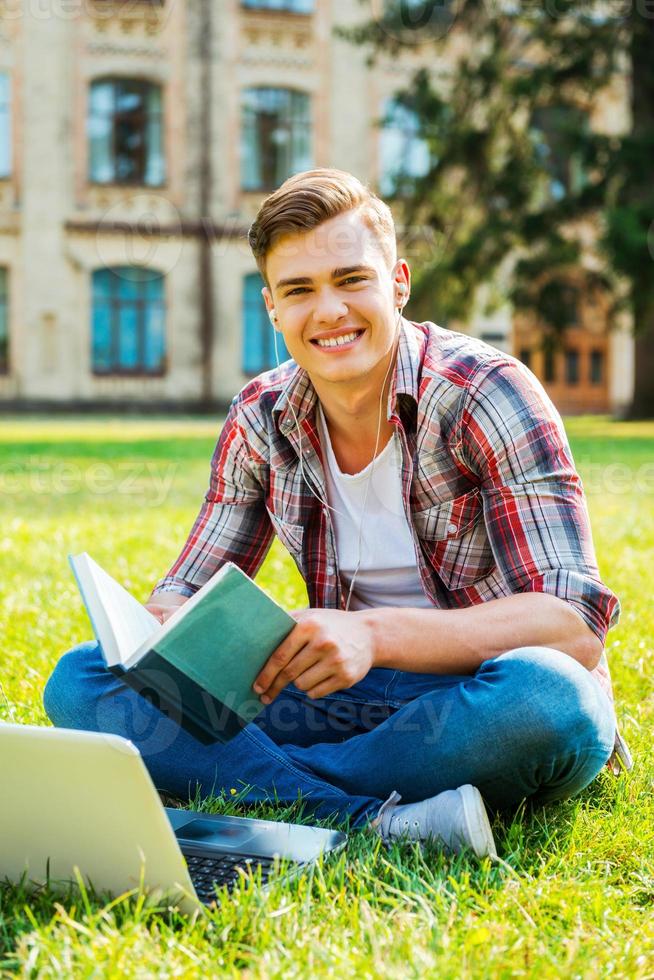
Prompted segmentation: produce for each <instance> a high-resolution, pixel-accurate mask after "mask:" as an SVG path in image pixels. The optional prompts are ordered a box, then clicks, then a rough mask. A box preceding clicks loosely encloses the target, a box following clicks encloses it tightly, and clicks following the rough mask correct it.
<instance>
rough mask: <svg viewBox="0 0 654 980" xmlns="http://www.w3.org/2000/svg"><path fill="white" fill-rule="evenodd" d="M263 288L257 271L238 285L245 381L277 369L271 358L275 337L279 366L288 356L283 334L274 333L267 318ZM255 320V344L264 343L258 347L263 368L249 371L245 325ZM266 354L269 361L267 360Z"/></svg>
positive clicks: (242, 364) (247, 273)
mask: <svg viewBox="0 0 654 980" xmlns="http://www.w3.org/2000/svg"><path fill="white" fill-rule="evenodd" d="M263 285H264V282H263V279H262V278H261V275H260V274H259V273H258V272H256V271H254V272H246V273H245V275H244V276H243V280H242V285H241V297H242V298H241V304H242V305H241V372H242V373H243V374H244V375H245V376H246V377H248V378H256V377H257V375H259V374H262V373H263V372H264V371H270V370H271V369H273V368H275V367H277V363H276V361H275V354H274V351H275V336H276V337H277V353H278V355H279V363H280V364H283V363H284V361H287V360H289V358H290V356H291V355H290V354H289V352H288V348H287V347H286V344H285V342H284V338H283V336H282V334H281V333H279V331H275V328H274V327H273V325H272V324H271V322H270V319H269V317H268V312H267V310H266V304H265V303H264V301H263V296H262V295H261V288H262V287H263ZM255 317H256V331H257V340H263V343H262V344H261V345H260V350H261V353H262V358H261V365H262V366H260V367H257V368H254V369H252V368H250V367H249V366H247V357H248V353H249V350H248V337H249V336H251V334H250V331H249V329H248V325H249V324H250V323H252V322H253V321H254V319H255ZM266 338H270V341H269V343H266ZM267 354H269V355H270V357H267V356H266V355H267Z"/></svg>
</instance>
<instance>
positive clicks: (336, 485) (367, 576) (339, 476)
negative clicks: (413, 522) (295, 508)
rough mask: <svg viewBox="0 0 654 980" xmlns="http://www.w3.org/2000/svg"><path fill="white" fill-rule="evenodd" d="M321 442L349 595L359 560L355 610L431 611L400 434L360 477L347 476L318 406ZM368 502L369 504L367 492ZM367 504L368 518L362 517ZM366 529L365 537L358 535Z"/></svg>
mask: <svg viewBox="0 0 654 980" xmlns="http://www.w3.org/2000/svg"><path fill="white" fill-rule="evenodd" d="M318 426H319V432H320V440H321V443H322V445H323V449H324V456H325V460H326V464H327V465H326V466H325V480H326V485H327V501H328V503H329V505H330V507H331V508H333V509H332V510H331V511H330V514H331V519H332V523H333V525H334V531H335V535H336V551H337V557H338V567H339V571H340V574H341V580H342V583H343V587H344V589H345V594H346V595H347V594H348V592H349V589H350V584H351V581H352V576H353V574H354V571H355V569H356V566H357V561H358V558H359V535H360V547H361V564H360V566H359V572H358V574H357V577H356V580H355V583H354V589H353V592H352V598H351V600H350V609H371V608H374V607H376V606H423V607H427V606H431V605H432V604H431V602H430V601H429V599H428V598H427V596H426V595H425V593H424V592H423V589H422V585H421V583H420V574H419V572H418V565H417V559H416V553H415V548H414V544H413V537H412V533H411V529H410V527H409V524H408V521H407V518H406V514H405V512H404V502H403V500H402V452H401V447H400V445H399V443H398V437H397V433H395V432H394V433H393V435H392V437H391V439H390V441H389V442H388V443H387V445H386V446H384V448H383V449H382V451H381V452H380V453H379V454H378V455H377V457H376V458H375V460H374V461H373V462H374V470H373V473H372V479H371V478H370V470H371V468H372V467H373V462H370V463H369V464H368V465H367V466H366V468H365V469H363V470H361V472H359V473H353V474H349V473H342V472H341V470H340V469H339V466H338V463H337V461H336V457H335V456H334V450H333V449H332V444H331V439H330V438H329V430H328V429H327V423H326V421H325V417H324V415H323V412H322V408H321V407H320V405H319V406H318ZM368 484H370V485H369V488H368V490H367V494H368V496H367V499H366V488H367V487H368ZM364 502H365V515H364V517H363V525H361V514H362V512H363V507H364ZM360 528H361V533H360V531H359V529H360Z"/></svg>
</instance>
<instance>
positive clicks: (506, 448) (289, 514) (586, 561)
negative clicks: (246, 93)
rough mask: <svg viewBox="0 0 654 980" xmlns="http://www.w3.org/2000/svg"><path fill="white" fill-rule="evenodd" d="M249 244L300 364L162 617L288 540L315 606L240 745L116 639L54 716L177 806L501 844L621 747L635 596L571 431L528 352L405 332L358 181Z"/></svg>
mask: <svg viewBox="0 0 654 980" xmlns="http://www.w3.org/2000/svg"><path fill="white" fill-rule="evenodd" d="M250 244H251V246H252V249H253V252H254V255H255V257H256V260H257V263H258V266H259V269H260V271H261V273H262V275H263V277H264V280H265V283H266V286H265V289H264V291H263V295H264V299H265V302H266V306H267V308H268V311H269V315H270V318H271V322H272V324H273V326H274V328H275V330H277V331H279V332H280V333H281V334H282V335H283V337H284V340H285V342H286V346H287V348H288V350H289V352H290V354H291V357H292V358H293V360H291V361H288V362H286V363H285V364H283V365H282V366H281V367H279V368H278V369H276V370H273V371H269V372H267V373H265V374H263V375H261V376H260V377H257V378H255V379H254V380H253V381H251V382H249V383H248V384H247V385H246V386H245V387H244V388H243V390H242V391H241V392H240V393H239V394H238V396H237V397H236V398H235V399H234V401H233V403H232V406H231V409H230V412H229V415H228V417H227V421H226V423H225V426H224V428H223V430H222V433H221V435H220V438H219V440H218V444H217V447H216V450H215V453H214V456H213V459H212V466H211V480H210V486H209V490H208V492H207V494H206V497H205V502H204V504H203V506H202V509H201V510H200V513H199V516H198V518H197V520H196V522H195V524H194V526H193V528H192V530H191V532H190V535H189V538H188V540H187V542H186V544H185V546H184V548H183V549H182V552H181V554H180V556H179V558H178V559H177V561H176V562H175V563H174V565H173V567H172V568H171V570H170V572H169V573H168V575H167V576H166V577H165V578H164V579H162V580H161V581H160V582H159V583H158V585H157V586H156V588H155V589H154V592H153V594H152V596H151V599H150V602H149V604H148V608H150V609H151V610H152V611H153V612H154V613H155V614H156V615H158V616H159V617H160V618H161V619H162V620H163V619H165V618H166V616H167V615H170V612H171V610H172V609H174V608H175V607H176V606H178V605H179V604H180V603H182V602H184V601H186V599H187V598H188V597H189V596H191V595H192V594H193V593H194V592H195V591H196V590H197V589H198V588H199V587H200V586H201V585H203V584H204V583H205V582H206V581H207V580H208V579H209V578H210V577H211V576H212V575H213V574H214V573H215V572H216V570H217V569H218V568H219V567H220V566H221V565H222V564H223V563H224V562H226V561H228V560H231V561H234V562H236V563H237V564H238V565H240V567H241V568H243V569H244V571H246V572H247V573H248V574H249V575H254V574H255V573H256V571H257V569H258V568H259V566H260V565H261V562H262V561H263V558H264V556H265V554H266V552H267V550H268V547H269V545H270V543H271V539H272V537H273V534H274V533H276V534H277V535H278V536H279V537H280V538H281V540H282V542H283V544H284V545H285V546H286V548H287V549H288V550H289V551H290V553H291V555H292V556H293V558H294V560H295V562H296V563H297V565H298V568H299V569H300V571H301V573H302V575H303V577H304V580H305V582H306V584H307V589H308V593H309V599H310V606H311V608H310V609H309V610H304V611H301V612H297V613H295V614H294V616H295V618H296V620H297V625H296V627H295V628H294V630H293V631H292V632H291V634H290V635H289V637H288V638H287V639H286V640H285V641H284V642H283V643H282V644H281V646H280V647H279V648H278V649H277V650H276V651H275V652H274V654H273V655H272V656H271V658H270V660H269V661H268V663H267V665H266V666H265V667H264V669H263V671H262V672H261V674H260V676H259V678H258V683H257V685H256V686H255V690H256V689H257V688H258V693H260V695H261V699H262V701H263V703H264V704H265V705H266V708H265V710H264V711H263V712H262V714H261V715H260V716H259V717H258V718H257V720H256V723H253V724H250V725H248V726H247V728H245V729H244V731H243V732H242V733H241V734H240V735H238V736H237V737H236V738H235V739H233V740H232V741H231V742H229V743H228V744H226V745H215V746H211V747H206V746H203V745H200V744H199V743H198V742H196V741H195V740H194V739H193V738H191V737H190V736H189V735H188V734H186V732H184V731H183V730H181V729H180V728H179V727H178V726H177V725H176V724H175V723H174V722H173V721H172V720H171V719H169V718H166V717H164V716H163V715H162V714H160V713H159V712H158V711H157V710H156V709H155V708H153V707H152V706H151V705H150V704H148V703H147V702H145V701H143V699H141V698H140V697H139V696H138V695H137V694H135V693H134V692H132V691H131V690H129V689H128V688H126V687H125V686H123V685H122V684H121V683H120V681H119V680H117V679H116V678H114V677H113V676H112V675H111V674H109V673H108V672H107V671H106V670H104V668H103V665H102V660H101V657H100V654H99V651H98V648H97V645H96V644H83V645H82V646H80V647H77V648H76V649H75V650H73V651H71V652H70V653H68V654H67V655H66V656H64V657H63V658H62V660H61V661H60V663H59V665H58V666H57V668H56V670H55V672H54V674H53V676H52V677H51V679H50V681H49V683H48V686H47V688H46V692H45V705H46V709H47V712H48V714H49V716H50V718H51V719H52V721H53V722H54V723H55V724H57V725H66V726H69V727H79V728H94V729H100V730H106V731H112V732H118V733H119V734H122V735H127V736H128V737H129V738H131V739H132V740H133V741H134V742H135V743H136V745H138V746H139V748H140V749H141V752H142V754H143V757H144V759H145V761H146V764H147V765H148V767H149V769H150V771H151V773H152V776H153V778H154V781H155V783H156V785H157V786H158V787H160V788H161V789H163V790H167V791H169V792H172V793H175V794H178V795H182V796H183V795H186V794H187V793H188V792H189V791H190V792H191V793H193V792H194V791H195V789H196V788H197V787H199V788H200V791H201V792H202V793H206V794H208V793H217V792H220V790H222V789H226V790H228V791H229V790H230V789H232V788H237V789H239V790H241V789H244V788H245V787H247V791H246V792H245V793H244V796H243V798H244V799H245V800H251V801H254V800H260V799H267V798H275V799H278V800H281V801H284V802H289V801H292V800H295V799H297V797H298V795H299V794H300V793H301V794H302V797H303V798H304V799H305V800H306V802H307V804H308V807H309V810H310V811H312V812H313V813H314V815H316V816H319V817H323V816H327V815H329V814H332V813H334V812H336V813H339V814H341V815H343V816H345V815H348V816H349V817H350V818H351V821H352V824H353V825H354V826H364V825H370V826H371V827H372V828H373V829H374V830H375V832H377V833H379V834H380V835H381V836H382V837H383V838H384V839H385V840H391V839H394V838H399V837H402V836H406V835H408V836H409V837H411V838H415V839H425V838H427V837H430V836H432V837H436V838H439V839H440V840H441V841H442V842H443V844H444V845H445V846H446V847H447V848H450V849H452V850H457V849H459V848H461V847H462V846H468V847H471V848H472V849H473V850H474V851H475V853H477V854H478V855H483V854H493V853H494V849H495V846H494V842H493V837H492V833H491V830H490V826H489V823H488V819H487V816H486V811H485V808H484V803H483V799H485V800H486V801H487V802H488V803H489V804H490V805H492V806H493V807H512V806H514V805H516V804H517V803H518V802H519V801H520V800H522V799H523V798H525V797H530V798H536V799H538V800H542V801H545V800H556V799H561V798H564V797H567V796H570V795H573V794H575V793H577V792H579V791H580V790H581V789H582V788H583V787H584V786H586V785H587V784H588V783H589V782H590V781H591V780H592V779H593V778H594V777H595V776H596V774H597V773H598V771H599V770H600V769H601V767H602V766H603V765H604V764H605V763H606V761H607V759H608V758H609V756H610V754H611V751H612V748H613V745H614V736H615V716H614V712H613V708H612V701H611V688H610V680H609V674H608V668H607V664H606V660H605V657H604V653H603V645H604V639H605V636H606V632H607V630H608V628H609V627H610V626H611V625H612V624H613V623H614V622H615V620H616V618H617V614H618V603H617V599H616V598H615V596H614V595H613V594H612V593H611V592H610V591H609V589H607V588H606V587H605V586H604V585H603V584H602V583H601V581H600V578H599V573H598V569H597V565H596V561H595V557H594V553H593V545H592V539H591V533H590V527H589V522H588V515H587V512H586V507H585V503H584V497H583V492H582V489H581V484H580V480H579V477H578V475H577V473H576V472H575V469H574V465H573V462H572V458H571V455H570V450H569V448H568V443H567V440H566V437H565V433H564V430H563V426H562V424H561V420H560V418H559V416H558V414H557V412H556V411H555V409H554V407H553V406H552V404H551V402H550V401H549V399H548V398H547V396H546V395H545V393H544V392H543V390H542V389H541V387H540V385H539V384H538V382H537V381H536V380H535V378H534V377H533V375H531V374H530V373H529V371H527V370H526V368H524V367H523V366H522V365H521V364H520V363H519V362H517V361H515V360H514V359H513V358H511V357H509V356H507V355H505V354H502V353H500V352H499V351H497V350H495V349H493V348H491V347H488V346H486V345H485V344H483V343H481V342H480V341H478V340H475V339H473V338H470V337H468V336H465V335H462V334H458V333H453V332H450V331H447V330H442V329H441V328H439V327H437V326H435V325H434V324H432V323H422V324H416V323H411V322H409V321H407V320H405V319H404V318H403V316H402V309H403V307H404V305H405V303H406V302H407V300H408V298H409V292H410V273H409V267H408V265H407V263H406V262H405V261H404V260H403V259H398V258H397V254H396V242H395V231H394V227H393V220H392V217H391V213H390V211H389V209H388V207H387V206H386V205H385V204H384V203H383V202H382V201H380V200H379V199H378V198H377V197H375V196H374V195H373V194H371V193H370V192H369V191H368V190H367V189H366V188H365V187H364V186H363V185H362V184H360V183H359V181H358V180H356V179H355V178H354V177H352V176H351V175H350V174H346V173H343V172H341V171H335V170H315V171H310V172H308V173H303V174H298V175H297V176H295V177H292V178H291V179H289V180H288V181H286V183H285V184H284V185H283V186H282V187H281V188H280V189H279V190H278V191H276V192H275V193H274V194H272V195H271V196H270V197H269V198H268V199H267V200H265V201H264V203H263V205H262V206H261V209H260V211H259V214H258V216H257V219H256V221H255V222H254V224H253V225H252V228H251V230H250ZM216 643H217V644H219V643H220V624H219V623H217V624H216ZM400 798H403V799H404V801H405V802H404V804H403V805H399V799H400Z"/></svg>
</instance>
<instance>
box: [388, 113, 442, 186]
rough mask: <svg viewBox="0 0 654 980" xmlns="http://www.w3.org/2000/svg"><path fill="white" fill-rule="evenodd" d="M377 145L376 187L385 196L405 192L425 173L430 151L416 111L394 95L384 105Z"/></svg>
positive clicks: (427, 168) (429, 161)
mask: <svg viewBox="0 0 654 980" xmlns="http://www.w3.org/2000/svg"><path fill="white" fill-rule="evenodd" d="M379 149H380V158H381V159H380V179H379V190H380V192H381V193H382V194H383V195H385V196H388V197H393V196H394V195H402V194H405V193H409V192H410V191H411V184H412V182H413V181H414V180H415V179H417V178H419V177H424V176H425V175H426V174H427V173H429V167H430V165H431V154H430V151H429V144H428V143H427V141H426V140H425V139H424V138H423V136H422V135H421V127H420V119H419V117H418V114H417V113H416V112H414V110H413V109H410V108H409V107H408V106H405V105H403V104H402V103H401V102H399V101H398V100H397V99H388V100H387V101H386V103H385V105H384V114H383V122H382V128H381V131H380V139H379Z"/></svg>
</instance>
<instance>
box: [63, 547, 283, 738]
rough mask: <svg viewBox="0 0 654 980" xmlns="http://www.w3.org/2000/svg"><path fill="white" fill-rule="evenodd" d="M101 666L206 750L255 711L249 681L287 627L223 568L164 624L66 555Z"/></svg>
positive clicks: (237, 574)
mask: <svg viewBox="0 0 654 980" xmlns="http://www.w3.org/2000/svg"><path fill="white" fill-rule="evenodd" d="M68 560H69V562H70V564H71V567H72V569H73V572H74V575H75V578H76V579H77V584H78V586H79V590H80V592H81V593H82V599H83V600H84V604H85V606H86V611H87V612H88V614H89V619H90V620H91V625H92V626H93V630H94V632H95V635H96V639H97V640H98V642H99V644H100V647H101V649H102V653H103V656H104V660H105V663H106V665H107V668H108V669H109V670H110V671H112V673H114V674H116V675H118V676H120V678H121V680H123V681H124V682H125V683H126V684H129V686H130V687H132V688H133V689H134V690H136V691H138V693H139V694H141V695H142V696H143V697H146V698H147V699H148V700H150V701H151V702H152V703H153V704H154V705H155V706H156V707H158V708H160V709H161V710H162V711H163V712H164V713H165V714H166V715H167V716H168V717H170V718H171V719H173V720H174V721H177V722H178V723H179V724H181V725H183V726H184V728H186V729H187V731H189V732H190V733H191V734H192V735H194V736H195V737H196V738H197V739H199V740H200V741H201V742H204V743H205V744H209V743H211V742H216V741H221V742H226V741H228V740H229V739H230V738H232V737H233V736H234V735H237V734H238V732H239V731H240V730H241V729H242V728H243V727H244V725H246V724H247V723H248V722H250V721H252V719H253V718H254V717H255V716H256V715H257V714H258V713H259V712H260V711H261V710H262V708H263V705H262V704H261V702H260V701H259V698H258V697H257V696H256V695H255V693H254V691H253V690H252V684H253V683H254V681H255V679H256V677H257V675H258V674H259V672H260V671H261V668H262V667H263V665H264V664H265V662H266V661H267V660H268V657H269V656H270V654H271V653H272V652H273V650H275V649H276V648H277V647H278V646H279V644H280V643H281V642H282V640H283V639H284V638H285V637H286V636H288V634H289V633H290V632H291V630H292V629H293V627H294V626H295V620H294V619H293V617H292V616H289V614H288V613H287V612H285V611H284V610H283V609H282V608H281V606H279V605H278V604H277V603H276V602H275V601H274V600H273V599H271V598H270V596H268V595H267V594H266V593H265V592H264V591H263V589H261V588H259V586H258V585H256V583H255V582H253V581H252V579H251V578H249V577H248V576H247V575H246V574H245V573H244V572H242V571H241V570H240V568H238V567H237V566H236V565H233V564H232V563H231V562H228V563H227V564H226V565H223V567H222V568H221V569H220V570H219V571H218V572H216V574H215V575H214V576H213V577H212V578H211V579H210V580H209V581H208V582H207V583H205V585H203V586H202V588H201V589H199V590H198V592H196V593H195V595H193V596H192V597H191V598H190V599H188V600H187V602H185V603H184V604H183V605H182V606H180V607H179V608H178V609H177V610H176V611H175V612H174V613H173V614H172V616H170V618H169V619H167V620H166V622H165V623H163V624H162V623H160V622H159V620H158V619H156V617H155V616H153V615H152V614H151V613H149V612H148V610H147V609H146V608H145V607H144V606H142V605H141V603H140V602H138V601H137V600H136V599H135V598H134V597H133V596H132V595H130V594H129V592H127V591H126V590H125V589H124V588H123V587H122V585H119V583H118V582H116V581H115V579H113V578H112V577H111V576H110V575H108V574H107V572H105V571H104V570H103V569H102V568H101V567H100V566H99V565H98V564H97V563H96V562H94V561H93V559H92V558H90V557H89V555H87V554H86V552H84V553H82V554H81V555H74V556H73V555H69V558H68Z"/></svg>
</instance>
